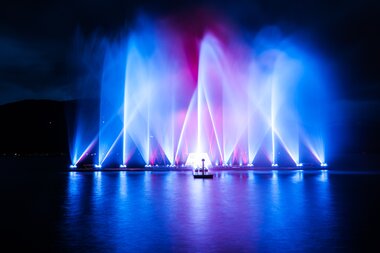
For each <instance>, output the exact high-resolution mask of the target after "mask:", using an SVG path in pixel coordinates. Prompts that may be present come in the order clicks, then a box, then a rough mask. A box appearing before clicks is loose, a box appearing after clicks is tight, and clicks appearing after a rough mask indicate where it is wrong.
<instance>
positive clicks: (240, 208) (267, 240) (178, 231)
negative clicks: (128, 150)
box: [0, 170, 380, 252]
mask: <svg viewBox="0 0 380 253" xmlns="http://www.w3.org/2000/svg"><path fill="white" fill-rule="evenodd" d="M0 187H1V188H0V189H1V203H2V205H1V214H2V224H1V227H2V231H3V232H2V246H3V247H5V246H11V247H13V249H14V251H16V250H28V251H29V252H30V251H32V250H35V251H38V252H357V251H369V250H372V251H377V252H380V251H379V250H380V237H379V236H380V229H379V227H380V226H379V225H380V219H379V215H380V205H379V200H380V195H379V194H380V175H379V174H376V173H354V172H334V171H328V172H325V171H303V172H302V171H287V172H281V171H279V172H276V171H220V172H216V174H215V178H214V179H211V180H210V179H193V177H192V175H191V172H94V173H93V172H51V171H50V172H47V171H38V172H34V171H28V170H25V171H21V172H19V173H17V172H15V171H14V170H13V171H8V170H7V171H5V172H3V175H2V181H1V186H0Z"/></svg>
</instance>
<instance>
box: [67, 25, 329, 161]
mask: <svg viewBox="0 0 380 253" xmlns="http://www.w3.org/2000/svg"><path fill="white" fill-rule="evenodd" d="M206 27H207V26H206ZM158 30H159V31H160V32H157V31H158ZM191 36H195V37H194V38H192V37H191ZM196 36H199V35H188V34H186V32H183V31H179V30H177V29H173V28H170V26H168V27H165V26H164V27H162V26H160V27H158V26H155V25H154V24H152V23H148V24H145V25H142V26H141V25H140V26H139V29H136V30H134V31H132V32H131V33H129V34H128V35H125V36H122V38H121V39H120V38H119V39H116V40H109V41H108V42H107V43H103V44H102V45H103V47H102V54H101V59H102V61H101V64H100V66H101V67H100V69H101V72H100V73H101V74H99V76H98V77H97V81H98V85H97V86H94V87H91V85H90V84H88V85H87V86H86V85H82V86H83V87H82V86H81V87H82V90H83V89H87V90H89V89H97V90H98V96H97V97H98V103H97V104H95V107H96V110H94V111H96V113H93V112H92V111H91V110H90V109H91V108H89V106H83V105H82V106H81V105H80V104H79V106H78V108H79V109H78V110H77V112H78V117H77V121H76V127H75V128H74V130H75V131H74V134H73V142H72V144H71V147H72V148H71V149H72V157H73V158H72V163H73V166H76V165H78V164H81V163H87V162H88V161H90V162H93V163H94V164H97V165H98V167H99V168H100V167H101V166H103V165H106V166H119V165H120V166H121V167H127V166H132V165H131V164H133V166H135V165H136V164H137V165H139V164H140V165H145V166H155V165H159V166H180V165H181V164H183V165H186V166H198V165H199V164H198V163H199V162H200V160H201V159H205V160H206V166H222V165H225V166H228V165H241V166H252V165H254V164H256V163H257V164H261V165H262V166H270V165H272V166H296V165H297V166H301V165H302V164H301V163H300V162H301V160H302V162H307V163H318V164H323V165H326V160H325V153H324V152H325V146H324V134H325V133H324V131H325V128H324V122H325V118H324V117H325V116H326V113H325V110H326V108H325V103H324V101H325V98H326V97H327V95H326V94H327V93H326V84H327V81H326V80H324V79H323V78H321V76H323V75H322V73H321V70H320V69H319V67H318V66H319V65H318V64H316V63H317V62H318V61H314V60H313V58H312V57H311V55H310V54H306V53H305V52H303V51H302V50H301V49H300V48H298V47H297V43H296V42H292V43H291V42H290V41H289V40H287V41H285V40H278V39H276V40H274V39H273V40H272V38H271V37H270V36H267V35H266V33H265V32H264V33H260V34H259V35H258V36H257V37H256V38H254V39H253V40H252V42H248V43H247V41H243V40H241V39H240V38H239V36H238V35H237V34H233V33H232V32H231V33H228V36H227V39H226V35H223V36H224V37H223V36H220V34H219V33H218V32H217V31H213V30H212V29H205V32H204V33H203V35H202V36H201V37H196ZM189 41H190V42H189ZM284 41H285V42H284ZM315 75H318V76H319V78H315ZM322 93H323V94H324V95H323V96H322V95H321V94H322ZM96 114H98V116H97V117H94V115H95V116H96ZM90 116H91V117H90ZM89 121H90V123H91V124H90V125H91V126H92V129H94V128H95V130H96V131H92V134H91V135H90V134H89V133H88V132H87V133H86V129H88V126H89ZM84 126H86V127H84ZM198 160H199V161H198Z"/></svg>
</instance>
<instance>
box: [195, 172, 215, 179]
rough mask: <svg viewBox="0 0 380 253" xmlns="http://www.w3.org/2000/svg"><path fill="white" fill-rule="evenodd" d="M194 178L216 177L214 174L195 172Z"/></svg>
mask: <svg viewBox="0 0 380 253" xmlns="http://www.w3.org/2000/svg"><path fill="white" fill-rule="evenodd" d="M193 177H194V178H214V174H208V173H207V174H193Z"/></svg>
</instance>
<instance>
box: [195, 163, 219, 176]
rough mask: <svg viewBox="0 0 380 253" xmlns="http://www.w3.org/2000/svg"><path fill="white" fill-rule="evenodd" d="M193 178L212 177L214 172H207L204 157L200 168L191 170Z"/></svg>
mask: <svg viewBox="0 0 380 253" xmlns="http://www.w3.org/2000/svg"><path fill="white" fill-rule="evenodd" d="M193 177H194V178H214V174H211V173H209V171H208V169H207V168H206V167H205V159H202V168H196V169H195V170H194V172H193Z"/></svg>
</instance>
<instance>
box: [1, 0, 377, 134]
mask: <svg viewBox="0 0 380 253" xmlns="http://www.w3.org/2000/svg"><path fill="white" fill-rule="evenodd" d="M377 2H378V1H376V0H373V1H370V0H364V1H347V0H337V1H331V0H330V1H327V0H322V1H294V0H290V1H279V0H260V1H252V0H243V1H237V0H231V1H221V0H215V1H211V0H209V1H196V0H191V1H190V0H189V1H174V0H172V1H169V0H166V1H153V0H150V1H148V0H145V1H144V0H142V1H138V0H131V1H117V0H109V1H96V0H95V1H94V0H91V1H90V0H66V1H41V0H37V1H19V0H5V1H2V3H1V8H0V20H1V21H0V104H6V103H9V102H14V101H19V100H24V99H53V100H69V99H75V97H74V92H73V91H74V87H75V85H76V82H77V80H78V77H79V72H78V69H77V64H76V63H75V60H74V59H75V55H73V54H74V53H75V50H74V49H75V39H76V36H77V35H78V34H81V36H82V37H84V38H87V37H91V36H92V35H93V34H94V33H100V34H103V35H105V36H107V35H109V36H112V35H113V34H115V33H117V32H120V31H121V30H122V29H124V28H126V27H127V28H128V27H131V26H132V25H133V22H134V20H135V19H136V16H138V15H139V14H140V13H145V14H147V15H150V16H152V17H154V18H158V19H159V18H165V17H168V16H171V15H177V16H181V15H184V18H186V19H189V22H191V19H192V18H194V19H196V17H192V16H191V13H192V12H194V10H199V9H203V10H208V11H212V12H214V13H217V15H219V16H221V17H223V18H224V19H225V20H227V21H228V22H231V23H233V24H234V26H235V27H237V28H238V29H241V31H245V32H248V33H252V34H255V33H256V32H258V31H259V30H260V29H261V28H262V27H264V26H268V25H275V26H278V27H279V28H280V29H281V30H282V31H283V33H284V34H285V35H289V36H291V35H302V37H303V38H306V39H307V40H308V41H309V42H311V43H312V44H313V47H314V48H316V50H318V52H320V53H321V55H323V56H324V57H325V59H327V60H328V64H329V65H330V66H329V67H330V68H331V69H332V71H334V73H335V75H336V80H337V83H336V84H335V85H336V87H334V89H336V90H338V91H339V92H338V94H337V96H336V97H335V101H334V103H335V104H336V105H339V107H340V109H342V111H344V112H346V113H345V114H344V116H342V115H340V119H341V123H342V122H345V123H347V124H356V125H359V128H358V129H359V130H357V131H362V130H363V131H366V130H365V129H366V128H365V127H364V128H361V127H360V125H363V124H364V125H366V126H370V128H371V129H372V130H373V128H376V127H377V126H378V125H380V124H379V119H378V118H379V115H380V100H379V94H380V70H379V67H380V63H379V61H380V15H379V13H380V8H379V6H380V4H378V3H377ZM189 13H190V15H189ZM337 116H338V115H337ZM342 118H344V119H342ZM378 136H379V135H377V136H374V137H375V138H378Z"/></svg>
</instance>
